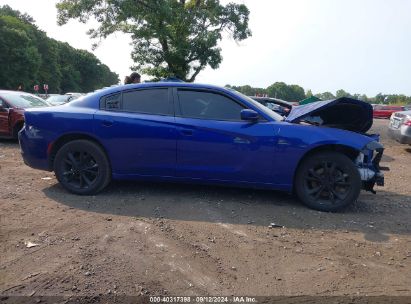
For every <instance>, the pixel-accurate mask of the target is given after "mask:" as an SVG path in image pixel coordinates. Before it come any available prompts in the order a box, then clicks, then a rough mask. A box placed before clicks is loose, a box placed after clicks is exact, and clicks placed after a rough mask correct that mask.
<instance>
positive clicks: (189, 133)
mask: <svg viewBox="0 0 411 304" xmlns="http://www.w3.org/2000/svg"><path fill="white" fill-rule="evenodd" d="M180 132H181V134H182V135H184V136H193V130H189V129H183V130H181V131H180Z"/></svg>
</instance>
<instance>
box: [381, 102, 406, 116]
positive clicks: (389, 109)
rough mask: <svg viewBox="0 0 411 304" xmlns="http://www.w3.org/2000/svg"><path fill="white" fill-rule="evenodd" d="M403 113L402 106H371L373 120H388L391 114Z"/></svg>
mask: <svg viewBox="0 0 411 304" xmlns="http://www.w3.org/2000/svg"><path fill="white" fill-rule="evenodd" d="M400 111H404V107H402V106H385V105H375V106H373V117H374V118H390V117H391V114H392V113H395V112H400Z"/></svg>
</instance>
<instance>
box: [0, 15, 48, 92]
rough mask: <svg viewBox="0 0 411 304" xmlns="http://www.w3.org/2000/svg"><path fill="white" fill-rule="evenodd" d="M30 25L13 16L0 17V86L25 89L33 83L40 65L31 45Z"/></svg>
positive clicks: (38, 56)
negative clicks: (20, 86)
mask: <svg viewBox="0 0 411 304" xmlns="http://www.w3.org/2000/svg"><path fill="white" fill-rule="evenodd" d="M32 34H33V33H32V32H31V31H30V25H28V24H26V23H23V22H21V21H20V20H19V19H17V18H16V17H13V16H6V15H0V67H1V69H0V85H1V86H2V87H3V88H6V89H14V90H15V89H17V87H18V86H19V85H20V84H23V85H24V87H25V88H26V89H27V88H28V87H30V86H31V85H32V83H33V80H34V79H35V77H36V75H37V73H38V70H39V68H40V64H41V58H40V54H39V52H38V50H37V47H36V45H35V44H34V43H33V37H32Z"/></svg>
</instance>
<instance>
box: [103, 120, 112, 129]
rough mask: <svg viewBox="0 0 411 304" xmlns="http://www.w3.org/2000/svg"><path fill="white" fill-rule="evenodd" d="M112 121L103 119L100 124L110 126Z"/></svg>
mask: <svg viewBox="0 0 411 304" xmlns="http://www.w3.org/2000/svg"><path fill="white" fill-rule="evenodd" d="M113 123H114V121H112V120H103V121H102V122H101V124H102V125H103V126H104V127H111V126H112V125H113Z"/></svg>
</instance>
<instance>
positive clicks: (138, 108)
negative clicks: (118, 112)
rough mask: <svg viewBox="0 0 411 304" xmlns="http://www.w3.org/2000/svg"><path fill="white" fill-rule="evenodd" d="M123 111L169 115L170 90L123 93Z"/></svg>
mask: <svg viewBox="0 0 411 304" xmlns="http://www.w3.org/2000/svg"><path fill="white" fill-rule="evenodd" d="M122 109H123V111H129V112H139V113H147V114H158V115H169V114H170V112H171V111H170V110H171V107H170V103H169V100H168V89H150V90H138V91H130V92H125V93H123V106H122Z"/></svg>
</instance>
